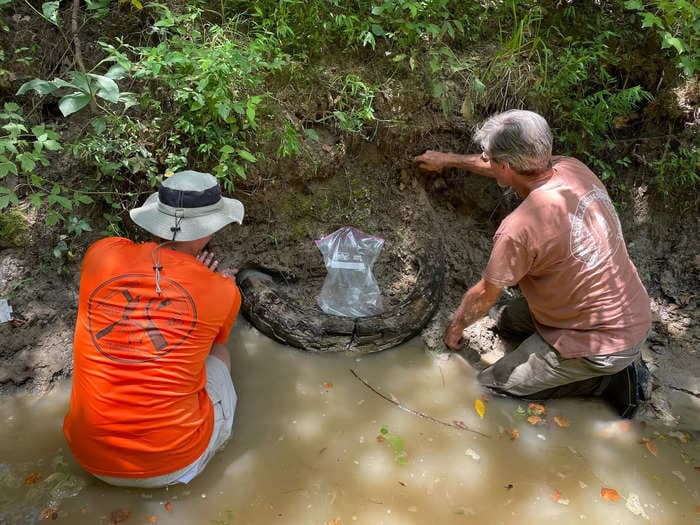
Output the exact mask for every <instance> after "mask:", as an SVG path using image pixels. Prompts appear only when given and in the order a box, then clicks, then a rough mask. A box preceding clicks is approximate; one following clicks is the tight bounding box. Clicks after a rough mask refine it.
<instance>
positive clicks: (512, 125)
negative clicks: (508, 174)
mask: <svg viewBox="0 0 700 525" xmlns="http://www.w3.org/2000/svg"><path fill="white" fill-rule="evenodd" d="M474 142H476V143H477V144H479V145H480V146H481V149H482V151H485V152H487V153H488V154H489V156H490V157H491V158H492V159H493V160H494V161H496V162H503V161H507V162H508V164H509V165H510V167H511V168H512V169H513V170H515V171H517V172H519V173H539V172H542V171H544V170H546V169H548V168H549V166H550V165H551V160H552V132H551V131H550V129H549V125H548V124H547V121H546V120H545V119H544V117H542V115H538V114H537V113H535V112H533V111H525V110H521V109H511V110H510V111H505V112H503V113H498V114H496V115H493V116H492V117H490V118H489V119H488V120H486V122H484V123H483V124H482V125H481V126H479V128H477V130H476V131H475V132H474Z"/></svg>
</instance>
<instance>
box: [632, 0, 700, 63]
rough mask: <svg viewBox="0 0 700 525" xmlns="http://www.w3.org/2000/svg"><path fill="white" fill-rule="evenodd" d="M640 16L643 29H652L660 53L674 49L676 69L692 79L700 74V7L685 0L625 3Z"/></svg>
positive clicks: (639, 0) (641, 0) (633, 0)
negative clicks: (659, 44) (659, 47)
mask: <svg viewBox="0 0 700 525" xmlns="http://www.w3.org/2000/svg"><path fill="white" fill-rule="evenodd" d="M625 7H626V8H627V9H631V10H633V11H635V12H637V13H638V14H639V16H640V17H641V19H642V24H641V25H642V28H643V29H648V30H651V29H653V30H654V31H656V33H657V34H658V35H659V38H660V39H661V48H662V49H673V50H674V51H675V53H676V56H677V57H678V58H677V65H678V67H679V68H681V69H682V70H683V73H684V74H685V75H686V76H688V77H691V76H693V75H694V74H695V73H697V72H699V71H700V5H698V3H697V2H691V1H688V0H651V1H644V0H627V1H626V2H625Z"/></svg>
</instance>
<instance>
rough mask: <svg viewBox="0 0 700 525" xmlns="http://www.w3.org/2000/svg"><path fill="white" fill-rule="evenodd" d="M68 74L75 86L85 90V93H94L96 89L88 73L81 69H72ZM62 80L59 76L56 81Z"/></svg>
mask: <svg viewBox="0 0 700 525" xmlns="http://www.w3.org/2000/svg"><path fill="white" fill-rule="evenodd" d="M68 75H69V76H70V79H71V82H72V84H73V86H72V87H73V88H75V89H79V90H80V91H83V92H85V93H92V92H93V91H94V88H93V87H92V85H91V81H90V78H89V77H88V74H87V73H81V72H80V71H70V72H69V73H68ZM60 80H61V79H60V78H57V79H56V80H55V81H54V82H58V81H60ZM66 87H69V86H66Z"/></svg>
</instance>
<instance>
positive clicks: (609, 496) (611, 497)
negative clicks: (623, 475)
mask: <svg viewBox="0 0 700 525" xmlns="http://www.w3.org/2000/svg"><path fill="white" fill-rule="evenodd" d="M600 497H601V498H603V499H606V500H608V501H617V500H618V499H620V495H619V494H618V493H617V491H616V490H615V489H611V488H607V487H603V488H601V489H600Z"/></svg>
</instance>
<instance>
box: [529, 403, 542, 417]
mask: <svg viewBox="0 0 700 525" xmlns="http://www.w3.org/2000/svg"><path fill="white" fill-rule="evenodd" d="M546 411H547V410H546V409H545V407H544V405H540V404H539V403H528V405H527V412H528V414H529V415H531V416H544V415H545V413H546Z"/></svg>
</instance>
